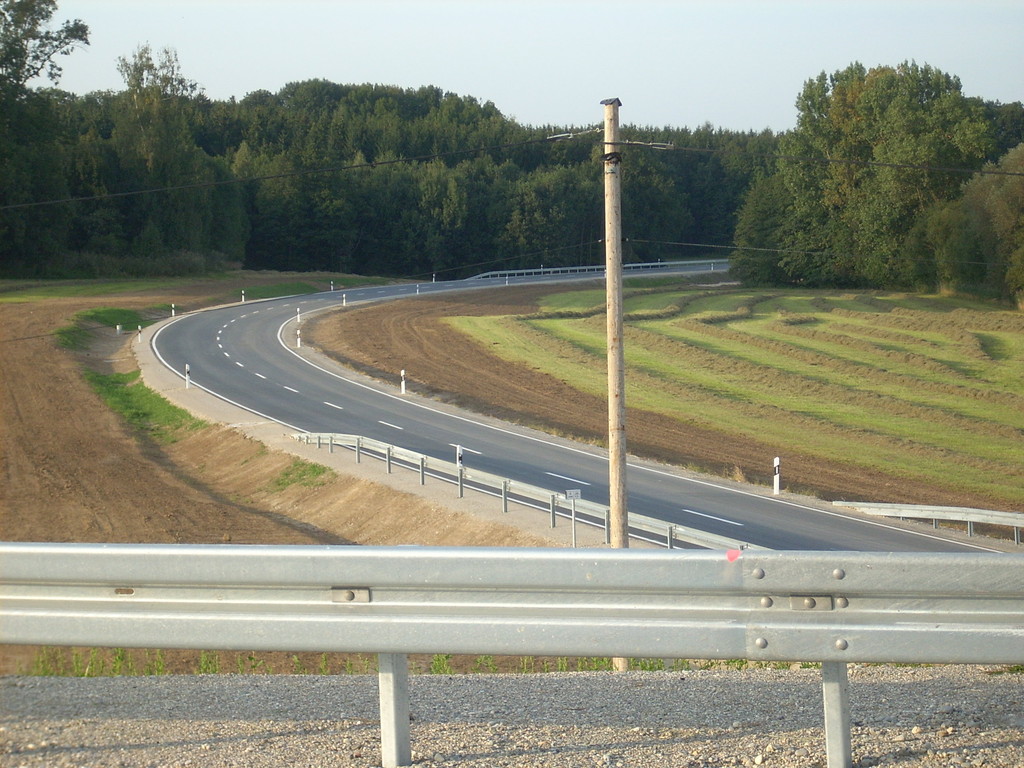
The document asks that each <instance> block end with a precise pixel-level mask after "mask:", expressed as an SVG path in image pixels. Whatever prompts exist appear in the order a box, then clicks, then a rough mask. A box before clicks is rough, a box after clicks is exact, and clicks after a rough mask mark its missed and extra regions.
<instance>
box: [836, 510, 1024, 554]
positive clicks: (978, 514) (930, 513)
mask: <svg viewBox="0 0 1024 768" xmlns="http://www.w3.org/2000/svg"><path fill="white" fill-rule="evenodd" d="M832 504H833V505H834V506H837V507H852V508H853V509H859V510H860V511H861V512H866V513H867V514H869V515H878V516H880V517H906V518H911V519H914V520H931V521H932V525H933V526H934V527H935V528H938V527H939V522H938V521H939V520H952V521H956V522H961V523H967V535H968V536H973V535H974V524H975V523H987V524H989V525H1005V526H1007V527H1008V528H1012V529H1013V542H1014V544H1017V545H1018V546H1020V529H1021V527H1022V526H1024V515H1022V514H1020V513H1019V512H1000V511H999V510H995V509H974V508H972V507H933V506H926V505H919V504H881V503H875V502H870V501H833V502H832Z"/></svg>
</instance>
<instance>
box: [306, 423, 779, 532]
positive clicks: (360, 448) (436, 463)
mask: <svg viewBox="0 0 1024 768" xmlns="http://www.w3.org/2000/svg"><path fill="white" fill-rule="evenodd" d="M292 437H294V439H296V440H299V441H301V442H303V443H305V444H307V445H312V444H314V443H315V444H316V446H317V447H318V448H324V447H326V448H327V450H328V451H330V452H332V453H333V452H334V449H335V448H336V447H340V448H346V449H348V450H352V451H354V452H355V457H356V461H357V462H358V461H361V460H362V457H363V456H369V457H372V458H376V459H380V460H382V461H383V462H384V464H385V467H386V470H387V472H389V473H390V472H391V471H392V469H393V468H395V467H399V468H403V469H408V470H412V471H414V472H418V473H419V477H420V484H421V485H423V484H425V483H426V479H427V478H428V477H432V478H435V479H439V480H442V481H445V482H449V483H452V484H454V485H455V486H456V487H457V489H458V496H459V498H462V497H463V495H464V494H465V492H466V490H472V491H476V492H479V493H485V494H488V495H490V496H494V497H496V498H500V499H501V509H502V512H508V510H509V505H510V504H519V505H522V506H526V507H529V508H531V509H537V510H543V511H545V512H546V513H547V514H548V515H549V516H550V526H551V527H552V528H555V527H557V525H558V519H559V518H563V519H568V520H569V522H570V524H571V525H572V526H573V534H574V535H575V530H576V525H577V524H581V525H590V526H597V527H599V528H603V529H604V532H605V543H608V541H609V530H610V525H609V514H610V513H609V509H608V507H607V506H605V505H602V504H596V503H594V502H592V501H587V500H585V499H573V498H568V497H567V495H566V494H565V493H555V492H552V491H551V490H550V489H547V488H540V487H538V486H535V485H529V484H527V483H521V482H519V481H513V480H509V479H507V478H504V477H501V476H499V475H494V474H491V473H489V472H483V471H481V470H477V469H470V468H468V467H466V466H463V465H460V464H459V463H457V462H454V461H445V460H444V459H437V458H434V457H433V456H426V455H424V454H422V453H416V452H415V451H410V450H407V449H405V448H401V447H399V446H397V445H391V444H390V443H385V442H382V441H380V440H374V439H372V438H369V437H361V436H360V435H343V434H334V433H310V432H302V433H299V434H296V435H293V436H292ZM629 529H630V537H631V538H642V539H643V540H644V541H649V542H652V543H655V544H658V545H661V546H665V547H667V548H668V549H674V548H675V547H676V546H678V545H679V544H680V543H681V544H684V545H690V546H694V547H704V548H707V549H763V547H757V546H755V545H753V544H749V543H747V542H745V541H741V540H739V539H732V538H729V537H726V536H718V535H717V534H714V533H708V532H707V531H702V530H700V529H698V528H688V527H686V526H683V525H678V524H676V523H666V522H665V521H664V520H658V519H657V518H653V517H646V516H644V515H638V514H634V513H630V515H629ZM574 541H575V539H574Z"/></svg>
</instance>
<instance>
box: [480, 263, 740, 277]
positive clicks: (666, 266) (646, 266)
mask: <svg viewBox="0 0 1024 768" xmlns="http://www.w3.org/2000/svg"><path fill="white" fill-rule="evenodd" d="M689 268H692V269H694V270H699V269H705V270H708V271H711V272H714V271H715V270H716V269H717V270H721V271H723V272H725V271H728V269H729V260H728V259H703V260H698V261H648V262H643V263H637V264H623V265H622V271H623V273H630V272H651V271H654V270H659V269H663V270H679V269H689ZM604 272H605V265H604V264H594V265H586V266H575V267H540V268H537V269H498V270H494V271H491V272H482V273H481V274H479V275H473V276H472V277H467V278H466V279H467V280H488V279H494V278H499V279H500V278H512V277H543V276H546V275H586V274H593V275H595V276H602V277H603V276H604Z"/></svg>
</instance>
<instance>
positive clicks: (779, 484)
mask: <svg viewBox="0 0 1024 768" xmlns="http://www.w3.org/2000/svg"><path fill="white" fill-rule="evenodd" d="M781 463H782V461H781V459H780V458H779V457H778V456H776V457H775V488H774V491H775V495H776V496H778V495H779V494H780V493H781V492H782V475H781V467H780V464H781Z"/></svg>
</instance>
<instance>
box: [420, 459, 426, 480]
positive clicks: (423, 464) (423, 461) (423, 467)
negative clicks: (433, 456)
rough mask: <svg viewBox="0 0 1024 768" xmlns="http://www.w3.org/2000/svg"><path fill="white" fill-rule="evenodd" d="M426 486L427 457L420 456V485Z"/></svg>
mask: <svg viewBox="0 0 1024 768" xmlns="http://www.w3.org/2000/svg"><path fill="white" fill-rule="evenodd" d="M426 484H427V457H426V456H420V485H426Z"/></svg>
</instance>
